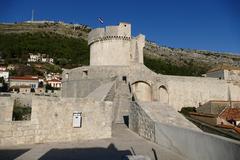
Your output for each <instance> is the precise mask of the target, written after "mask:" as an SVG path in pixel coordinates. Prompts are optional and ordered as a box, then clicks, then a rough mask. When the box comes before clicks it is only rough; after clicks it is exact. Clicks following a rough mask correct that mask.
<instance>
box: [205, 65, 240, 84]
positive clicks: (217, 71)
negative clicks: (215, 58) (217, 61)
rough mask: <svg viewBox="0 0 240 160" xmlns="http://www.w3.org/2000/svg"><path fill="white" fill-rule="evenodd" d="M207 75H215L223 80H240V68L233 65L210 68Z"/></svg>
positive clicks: (214, 76)
mask: <svg viewBox="0 0 240 160" xmlns="http://www.w3.org/2000/svg"><path fill="white" fill-rule="evenodd" d="M206 77H213V78H218V79H223V80H231V81H239V80H240V68H238V67H232V66H220V67H216V68H213V69H211V70H209V71H208V72H207V73H206Z"/></svg>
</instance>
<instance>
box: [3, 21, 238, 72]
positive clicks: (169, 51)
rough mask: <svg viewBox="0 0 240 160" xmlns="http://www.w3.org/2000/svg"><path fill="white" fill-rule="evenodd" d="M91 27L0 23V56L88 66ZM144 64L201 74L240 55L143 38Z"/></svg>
mask: <svg viewBox="0 0 240 160" xmlns="http://www.w3.org/2000/svg"><path fill="white" fill-rule="evenodd" d="M90 30H91V28H89V27H88V26H86V25H73V24H64V23H40V24H39V23H18V24H0V58H2V59H5V62H6V63H8V64H9V63H26V59H27V57H28V53H30V52H31V53H44V54H48V55H50V56H52V57H54V60H55V63H56V65H59V66H60V67H65V68H73V67H76V66H81V65H88V61H89V48H88V46H87V35H88V33H89V31H90ZM144 63H145V65H146V66H148V67H149V68H150V69H152V70H153V71H155V72H157V73H162V74H172V75H189V76H200V75H201V74H203V73H205V72H206V71H207V70H209V69H210V68H213V67H215V66H217V65H222V64H227V65H231V66H240V56H238V55H233V54H227V53H215V52H210V51H201V50H193V49H182V48H171V47H165V46H160V45H157V44H155V43H153V42H150V41H146V46H145V49H144Z"/></svg>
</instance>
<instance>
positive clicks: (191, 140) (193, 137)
mask: <svg viewBox="0 0 240 160" xmlns="http://www.w3.org/2000/svg"><path fill="white" fill-rule="evenodd" d="M148 112H149V111H148ZM153 115H154V114H151V116H153ZM129 120H130V121H129V127H130V129H132V130H133V131H135V132H136V133H138V134H139V135H140V136H142V137H144V138H146V139H148V140H150V141H152V142H155V143H157V144H160V145H161V146H165V147H167V148H169V149H170V150H172V151H173V152H175V153H179V154H181V155H183V156H185V157H186V158H187V159H191V160H203V159H204V160H213V159H214V160H215V159H216V160H226V159H227V160H237V159H238V158H239V153H240V143H239V142H238V141H235V140H231V139H228V138H224V137H220V136H216V135H212V134H208V133H204V132H199V131H195V130H191V129H187V128H181V127H177V126H172V125H168V124H164V123H159V122H158V121H156V118H155V117H150V116H149V114H147V113H146V112H145V110H144V109H143V108H142V107H141V106H139V105H137V104H133V105H132V106H131V111H130V118H129ZM149 135H151V136H150V138H149Z"/></svg>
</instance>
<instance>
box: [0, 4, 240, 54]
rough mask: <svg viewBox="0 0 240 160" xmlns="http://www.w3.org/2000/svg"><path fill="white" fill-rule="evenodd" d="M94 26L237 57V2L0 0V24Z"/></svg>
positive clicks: (239, 31) (239, 49) (239, 14)
mask: <svg viewBox="0 0 240 160" xmlns="http://www.w3.org/2000/svg"><path fill="white" fill-rule="evenodd" d="M32 9H34V11H35V19H36V20H56V21H59V20H60V21H64V22H73V23H82V24H87V25H89V26H90V27H93V28H95V27H100V26H102V25H101V24H99V23H98V21H97V18H98V17H102V18H103V19H104V25H116V24H118V22H121V21H122V22H129V23H131V24H132V31H133V35H137V34H139V33H143V34H145V35H146V38H147V39H148V40H151V41H154V42H156V43H158V44H161V45H167V46H170V47H177V48H192V49H201V50H211V51H223V52H233V53H239V54H240V0H84V1H81V0H67V1H65V0H0V22H16V21H17V22H20V21H25V20H30V19H31V10H32Z"/></svg>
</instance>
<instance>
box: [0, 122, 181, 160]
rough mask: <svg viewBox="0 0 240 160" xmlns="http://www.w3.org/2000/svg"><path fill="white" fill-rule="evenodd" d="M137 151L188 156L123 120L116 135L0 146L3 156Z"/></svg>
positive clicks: (163, 157)
mask: <svg viewBox="0 0 240 160" xmlns="http://www.w3.org/2000/svg"><path fill="white" fill-rule="evenodd" d="M153 150H154V151H155V153H156V154H155V156H154V151H153ZM134 154H136V155H144V156H148V157H150V158H151V159H152V160H155V159H156V158H157V159H158V160H178V159H179V160H183V159H185V158H184V157H182V156H180V155H177V154H175V153H173V152H171V151H170V150H168V149H166V148H163V147H161V146H160V145H156V144H154V143H151V142H149V141H147V140H145V139H143V138H141V137H139V136H138V135H137V134H135V133H134V132H132V131H130V130H129V129H127V128H126V127H125V126H124V125H121V124H118V125H114V126H113V136H112V138H109V139H99V140H90V141H78V142H64V143H47V144H34V145H21V146H14V147H5V148H0V159H1V160H10V159H16V160H36V159H40V160H63V159H64V160H65V159H66V160H77V159H80V160H85V159H86V160H101V159H103V160H121V159H123V158H124V157H125V156H126V155H134ZM155 157H156V158H155Z"/></svg>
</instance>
